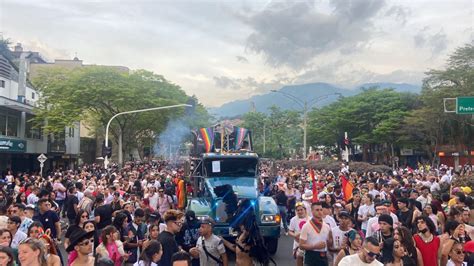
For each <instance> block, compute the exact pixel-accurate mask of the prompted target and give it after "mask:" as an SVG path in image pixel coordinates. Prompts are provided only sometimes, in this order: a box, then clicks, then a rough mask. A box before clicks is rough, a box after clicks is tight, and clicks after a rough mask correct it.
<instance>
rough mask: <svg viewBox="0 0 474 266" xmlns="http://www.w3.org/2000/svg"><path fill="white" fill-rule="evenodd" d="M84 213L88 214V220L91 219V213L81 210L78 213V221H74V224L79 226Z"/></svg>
mask: <svg viewBox="0 0 474 266" xmlns="http://www.w3.org/2000/svg"><path fill="white" fill-rule="evenodd" d="M84 213H87V218H89V213H88V212H87V211H86V210H83V209H80V210H79V212H78V213H77V215H76V219H74V223H75V224H76V225H79V223H80V222H81V216H82V215H83V214H84Z"/></svg>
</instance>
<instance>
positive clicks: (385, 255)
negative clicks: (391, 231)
mask: <svg viewBox="0 0 474 266" xmlns="http://www.w3.org/2000/svg"><path fill="white" fill-rule="evenodd" d="M395 241H396V240H395V239H393V238H389V239H386V240H385V241H384V242H383V248H382V263H383V264H387V263H391V262H393V261H394V260H395V258H394V257H393V246H394V244H395ZM399 242H400V241H399ZM400 244H401V245H403V244H402V243H401V242H400Z"/></svg>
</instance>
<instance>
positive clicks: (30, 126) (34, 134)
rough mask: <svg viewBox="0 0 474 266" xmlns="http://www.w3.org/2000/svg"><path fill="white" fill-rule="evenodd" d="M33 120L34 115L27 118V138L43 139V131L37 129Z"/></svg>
mask: <svg viewBox="0 0 474 266" xmlns="http://www.w3.org/2000/svg"><path fill="white" fill-rule="evenodd" d="M32 118H33V116H32V115H27V116H26V125H25V133H26V137H27V138H29V139H43V131H42V130H41V128H35V127H34V123H33V122H31V121H30V120H31V119H32Z"/></svg>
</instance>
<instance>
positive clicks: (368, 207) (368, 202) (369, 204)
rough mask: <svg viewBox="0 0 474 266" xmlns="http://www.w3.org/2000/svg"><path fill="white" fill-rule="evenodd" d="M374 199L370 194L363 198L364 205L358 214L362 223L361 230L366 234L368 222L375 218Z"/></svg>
mask: <svg viewBox="0 0 474 266" xmlns="http://www.w3.org/2000/svg"><path fill="white" fill-rule="evenodd" d="M372 199H373V197H372V195H371V194H368V193H367V194H365V195H364V196H362V202H363V203H364V205H362V206H360V207H359V211H358V212H357V217H358V218H357V219H358V220H359V222H362V225H361V229H362V231H363V232H364V234H365V233H366V232H367V222H368V221H369V219H370V218H371V217H374V216H375V208H374V203H373V201H372Z"/></svg>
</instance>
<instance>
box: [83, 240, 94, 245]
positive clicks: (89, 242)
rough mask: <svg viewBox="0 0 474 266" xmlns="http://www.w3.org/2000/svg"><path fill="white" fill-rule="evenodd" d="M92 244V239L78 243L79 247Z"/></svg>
mask: <svg viewBox="0 0 474 266" xmlns="http://www.w3.org/2000/svg"><path fill="white" fill-rule="evenodd" d="M92 243H94V239H88V240H86V241H84V242H82V243H80V244H79V246H87V245H89V244H92Z"/></svg>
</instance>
